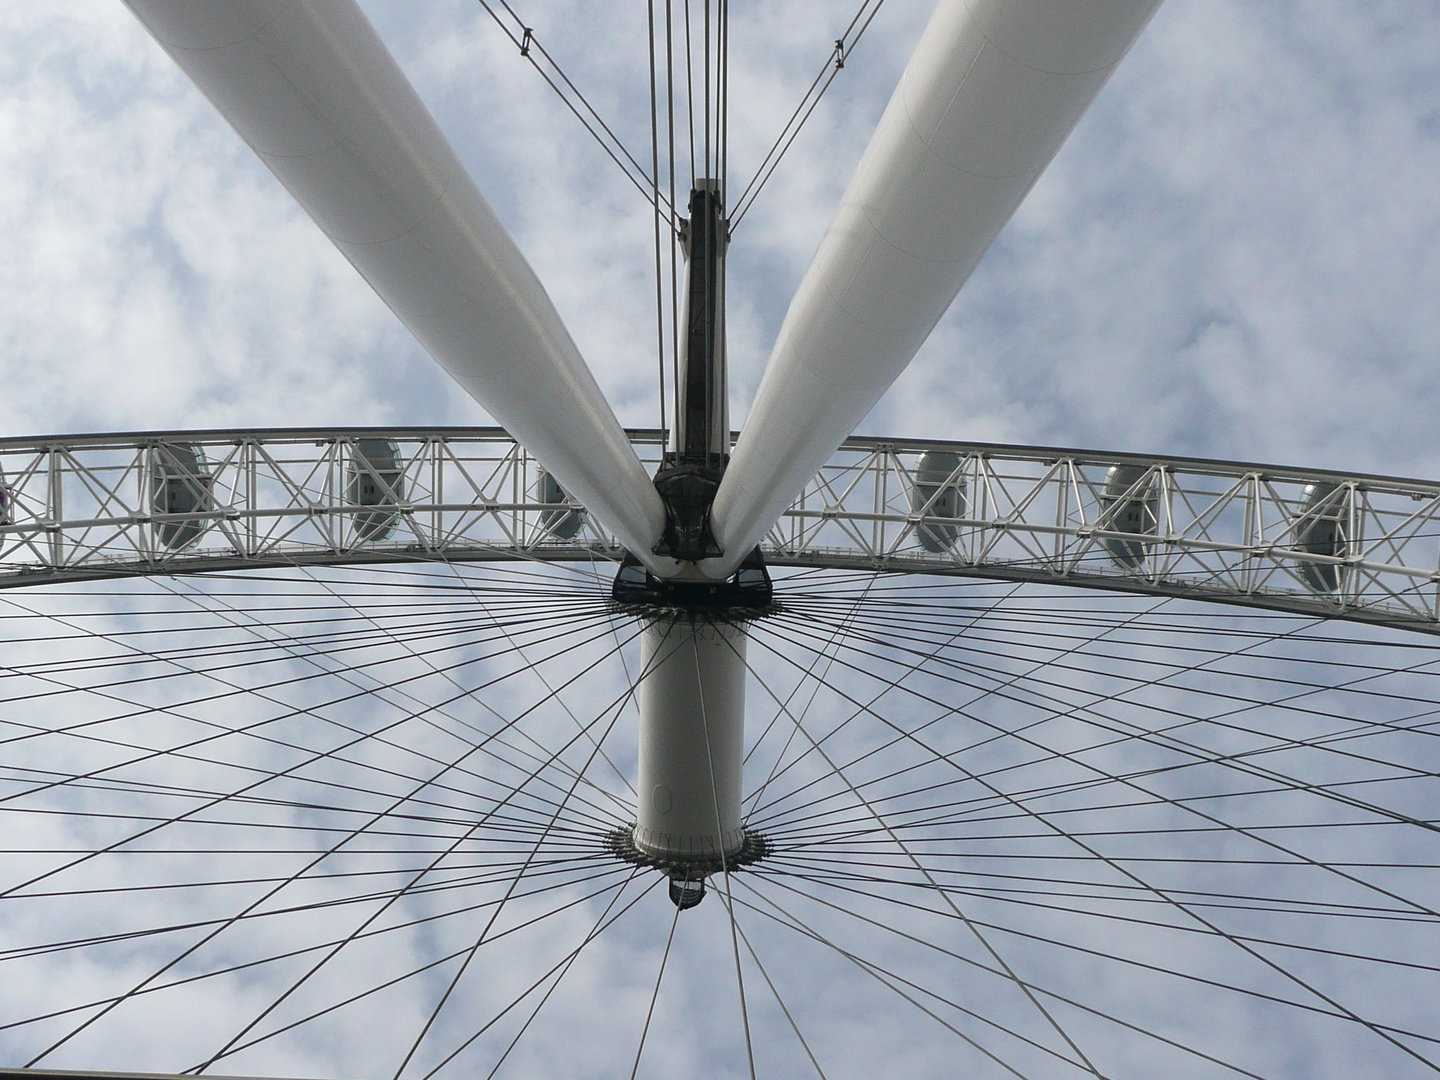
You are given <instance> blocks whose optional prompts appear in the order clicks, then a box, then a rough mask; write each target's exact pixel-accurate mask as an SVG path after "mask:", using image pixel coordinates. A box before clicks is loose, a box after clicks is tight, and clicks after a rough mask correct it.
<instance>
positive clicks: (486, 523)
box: [0, 428, 1440, 631]
mask: <svg viewBox="0 0 1440 1080" xmlns="http://www.w3.org/2000/svg"><path fill="white" fill-rule="evenodd" d="M630 434H631V438H632V441H633V442H634V444H635V447H636V450H637V451H638V452H639V453H640V456H641V458H642V459H643V460H645V461H646V462H647V463H649V464H651V465H652V466H653V465H654V463H656V462H657V461H658V459H659V456H660V450H661V443H660V436H659V433H658V432H655V431H634V432H631V433H630ZM0 469H3V474H0V587H15V586H25V585H40V584H46V583H52V582H60V581H76V580H86V579H91V578H104V577H123V576H133V575H144V574H181V573H197V572H212V571H220V570H243V569H252V568H273V567H283V566H314V565H326V564H344V563H367V562H384V561H406V560H427V561H433V560H448V561H455V562H460V561H474V560H507V559H525V560H538V561H566V560H568V561H575V560H587V561H588V560H594V561H616V560H618V559H619V558H620V557H621V556H622V555H623V551H622V550H621V548H620V547H619V546H618V544H617V543H616V541H615V539H614V538H613V537H612V536H610V535H609V534H608V533H607V532H605V531H604V530H603V529H602V528H600V527H599V526H598V525H597V524H596V523H595V522H594V520H593V519H590V518H589V517H588V516H586V515H585V514H584V512H583V508H581V507H578V506H575V505H574V504H571V503H569V502H566V501H565V496H564V495H563V493H561V492H559V491H558V488H556V486H555V485H554V483H553V481H547V479H546V478H545V475H544V473H543V470H541V469H540V468H539V466H538V464H537V463H536V462H535V461H534V459H532V458H531V457H529V455H527V454H526V453H525V451H524V450H523V449H521V448H520V447H519V446H517V445H516V444H515V442H514V441H513V440H511V439H510V438H509V437H508V436H507V435H506V434H505V433H504V432H503V431H501V430H499V429H497V428H447V429H428V430H418V429H408V428H407V429H398V428H397V429H375V428H366V429H347V430H341V429H324V430H280V431H206V432H157V433H145V434H125V435H90V436H66V437H54V438H39V439H9V440H3V441H0ZM1437 520H1440V483H1433V482H1429V481H1421V480H1407V479H1399V478H1394V477H1382V476H1363V475H1350V474H1343V473H1330V472H1314V471H1306V470H1302V469H1291V468H1281V467H1272V466H1268V465H1253V464H1240V463H1233V462H1220V461H1204V460H1187V459H1181V458H1160V457H1143V456H1138V455H1124V454H1105V453H1096V452H1090V451H1075V450H1059V449H1045V448H1034V447H1015V446H997V445H983V444H976V443H951V442H934V441H929V442H927V441H920V440H898V439H871V438H854V439H851V440H849V441H848V442H847V443H846V444H845V446H844V447H842V448H841V450H840V451H839V452H838V453H837V454H836V455H835V457H834V458H833V459H832V460H831V461H830V462H829V464H828V465H826V467H825V468H824V469H823V470H822V471H821V473H820V474H819V475H818V476H817V477H815V479H814V480H813V481H812V482H811V483H810V484H809V485H808V487H807V488H806V489H805V491H804V492H803V493H802V494H801V496H800V497H799V498H798V499H797V500H796V501H795V502H794V503H793V504H792V505H791V506H790V508H789V509H788V510H787V511H786V512H785V514H784V516H783V517H782V518H781V520H780V521H779V523H778V524H777V525H776V526H775V527H774V528H773V529H772V530H771V531H770V534H769V535H768V537H767V538H766V541H765V543H764V545H763V550H764V554H765V557H766V560H767V561H768V562H769V563H770V565H772V566H805V567H838V568H850V569H860V570H874V571H896V572H906V573H926V574H948V575H965V576H974V577H986V578H1002V579H1010V580H1016V581H1038V582H1050V583H1060V584H1069V585H1078V586H1086V587H1094V588H1102V589H1112V590H1119V591H1125V592H1140V593H1149V594H1158V595H1169V596H1185V597H1193V598H1199V599H1206V600H1213V601H1220V602H1228V603H1240V604H1247V605H1252V606H1260V607H1270V608H1277V609H1281V610H1286V611H1293V612H1299V613H1305V614H1312V615H1323V616H1338V617H1343V618H1350V619H1359V620H1363V621H1370V622H1379V623H1385V624H1389V625H1394V626H1402V627H1406V628H1410V629H1420V630H1430V631H1435V630H1437V629H1440V530H1437V527H1436V526H1437Z"/></svg>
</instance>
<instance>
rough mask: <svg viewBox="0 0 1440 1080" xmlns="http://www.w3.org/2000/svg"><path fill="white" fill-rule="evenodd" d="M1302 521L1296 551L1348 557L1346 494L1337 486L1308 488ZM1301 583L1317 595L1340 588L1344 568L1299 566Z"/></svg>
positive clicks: (1302, 501) (1303, 494)
mask: <svg viewBox="0 0 1440 1080" xmlns="http://www.w3.org/2000/svg"><path fill="white" fill-rule="evenodd" d="M1298 509H1299V511H1300V517H1299V520H1298V521H1297V522H1296V523H1295V550H1296V551H1303V552H1306V553H1307V554H1310V555H1329V556H1332V557H1336V558H1338V557H1341V556H1343V555H1345V549H1346V547H1347V537H1346V535H1345V494H1344V491H1343V489H1341V488H1340V487H1339V486H1338V485H1336V484H1331V483H1328V482H1324V481H1321V482H1318V483H1314V484H1306V485H1305V490H1304V491H1303V492H1301V493H1300V502H1299V505H1298ZM1298 569H1299V571H1300V580H1301V581H1303V582H1305V584H1306V585H1308V586H1309V587H1310V588H1311V589H1313V590H1314V591H1315V592H1317V593H1333V592H1334V591H1335V590H1336V589H1338V588H1339V587H1340V567H1339V566H1336V565H1334V564H1333V563H1312V562H1301V563H1298Z"/></svg>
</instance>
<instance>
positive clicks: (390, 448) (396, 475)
mask: <svg viewBox="0 0 1440 1080" xmlns="http://www.w3.org/2000/svg"><path fill="white" fill-rule="evenodd" d="M404 498H405V469H404V462H403V461H402V460H401V458H400V447H399V446H397V445H396V444H395V443H393V442H391V441H390V440H389V439H356V440H355V445H354V446H353V447H352V448H351V450H350V470H349V476H348V479H347V481H346V484H345V501H346V502H348V503H349V504H350V505H351V506H387V505H388V506H394V505H395V504H396V503H398V502H400V501H401V500H402V499H404ZM399 517H400V515H399V513H398V512H397V511H395V510H361V511H359V512H358V513H356V515H355V535H356V537H357V538H359V539H360V540H372V541H373V540H388V539H390V537H391V536H393V535H394V533H395V524H396V522H397V521H398V520H399Z"/></svg>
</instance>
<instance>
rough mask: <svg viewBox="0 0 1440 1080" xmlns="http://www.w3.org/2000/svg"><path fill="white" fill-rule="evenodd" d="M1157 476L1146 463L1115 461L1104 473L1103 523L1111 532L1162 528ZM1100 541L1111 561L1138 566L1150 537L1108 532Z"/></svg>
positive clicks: (1139, 532) (1143, 532)
mask: <svg viewBox="0 0 1440 1080" xmlns="http://www.w3.org/2000/svg"><path fill="white" fill-rule="evenodd" d="M1157 480H1158V477H1157V476H1156V473H1155V471H1154V470H1153V469H1150V468H1148V467H1147V466H1144V465H1112V466H1111V467H1110V471H1109V472H1107V473H1106V474H1105V490H1104V491H1103V492H1101V494H1100V503H1101V514H1102V516H1101V518H1100V524H1101V527H1102V528H1103V529H1105V530H1106V531H1109V532H1119V533H1129V534H1131V536H1155V535H1157V534H1158V533H1159V532H1160V514H1159V505H1160V491H1159V484H1158V483H1157ZM1101 543H1102V544H1103V545H1104V547H1105V551H1106V553H1107V554H1108V555H1109V556H1110V560H1111V562H1113V563H1114V564H1115V565H1116V566H1118V567H1120V569H1122V570H1139V569H1141V568H1142V567H1143V566H1144V565H1145V555H1146V550H1145V549H1146V547H1147V546H1148V545H1149V542H1148V541H1145V540H1135V539H1131V538H1130V537H1120V536H1107V537H1105V538H1104V539H1103V540H1102V541H1101Z"/></svg>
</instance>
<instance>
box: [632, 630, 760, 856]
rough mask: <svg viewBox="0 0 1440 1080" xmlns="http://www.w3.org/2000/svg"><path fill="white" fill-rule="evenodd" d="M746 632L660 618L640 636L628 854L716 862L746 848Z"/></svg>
mask: <svg viewBox="0 0 1440 1080" xmlns="http://www.w3.org/2000/svg"><path fill="white" fill-rule="evenodd" d="M745 641H746V636H745V628H744V627H743V626H730V625H725V624H721V623H708V622H705V621H703V620H702V621H696V622H692V621H690V620H689V619H687V618H684V617H681V618H678V619H673V620H672V619H668V618H660V619H655V620H653V621H651V622H649V623H647V624H646V626H645V628H644V630H643V632H642V634H641V662H642V665H643V666H642V667H641V672H642V676H641V679H640V686H639V688H638V690H637V693H638V695H639V705H640V783H639V794H640V805H639V806H638V807H637V811H636V826H635V846H636V847H637V848H639V849H640V850H641V851H642V852H644V853H645V854H646V855H650V856H654V857H657V858H662V859H674V860H677V861H685V860H698V861H705V860H713V859H717V858H719V857H721V856H722V855H733V854H735V853H736V852H738V851H739V850H740V848H741V846H742V845H743V843H744V839H745V834H744V828H743V826H742V825H741V822H740V773H741V762H742V760H743V757H744V750H745Z"/></svg>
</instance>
